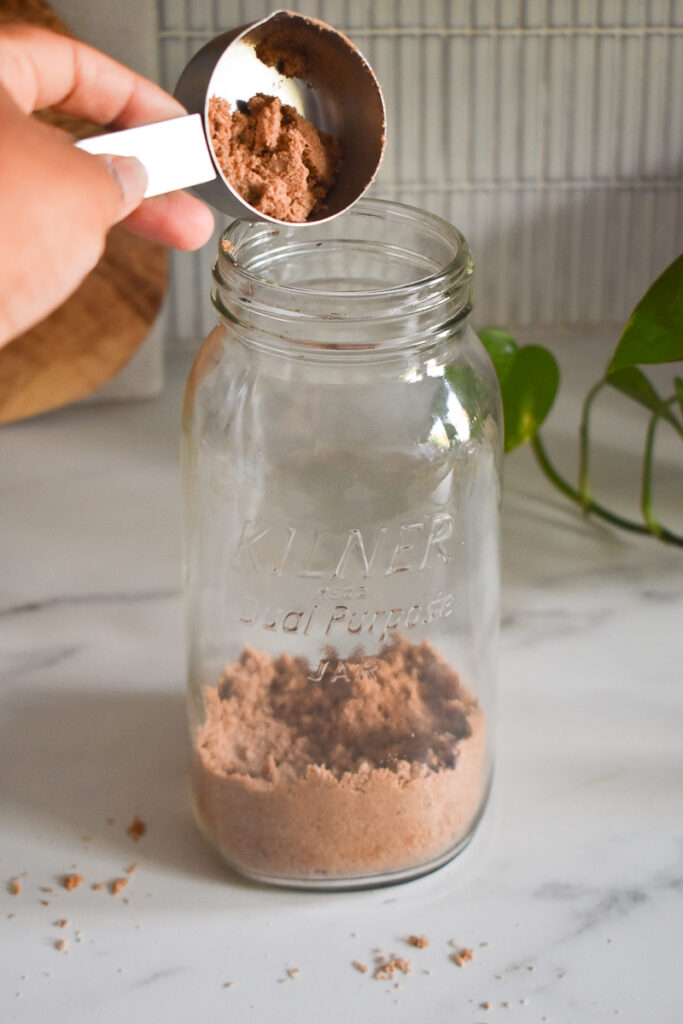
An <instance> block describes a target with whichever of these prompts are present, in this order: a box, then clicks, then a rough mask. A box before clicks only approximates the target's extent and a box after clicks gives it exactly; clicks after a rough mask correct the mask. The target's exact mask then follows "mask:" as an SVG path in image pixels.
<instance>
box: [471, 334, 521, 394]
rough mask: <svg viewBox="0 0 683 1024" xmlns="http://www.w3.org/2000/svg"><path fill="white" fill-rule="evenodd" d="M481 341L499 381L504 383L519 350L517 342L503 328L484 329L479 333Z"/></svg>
mask: <svg viewBox="0 0 683 1024" xmlns="http://www.w3.org/2000/svg"><path fill="white" fill-rule="evenodd" d="M479 339H480V341H481V343H482V345H483V346H484V348H485V349H486V351H487V352H488V354H489V356H490V359H491V362H492V363H493V366H494V368H495V371H496V376H497V377H498V381H499V382H500V381H502V380H503V378H504V377H505V375H506V373H507V372H508V370H509V369H510V366H511V365H512V362H513V360H514V356H515V352H517V350H518V348H519V346H518V344H517V342H516V341H515V339H514V338H513V337H512V335H511V334H510V333H509V332H508V331H506V330H505V329H504V328H503V327H484V328H483V330H481V331H479Z"/></svg>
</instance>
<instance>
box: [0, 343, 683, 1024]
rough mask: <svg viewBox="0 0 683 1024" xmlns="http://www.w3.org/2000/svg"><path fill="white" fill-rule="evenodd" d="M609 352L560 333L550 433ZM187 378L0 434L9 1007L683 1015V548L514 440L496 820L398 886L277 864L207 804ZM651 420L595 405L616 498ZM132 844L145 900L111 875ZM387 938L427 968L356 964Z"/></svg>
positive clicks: (118, 1016)
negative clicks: (251, 877) (140, 825)
mask: <svg viewBox="0 0 683 1024" xmlns="http://www.w3.org/2000/svg"><path fill="white" fill-rule="evenodd" d="M596 348H597V347H596V345H594V344H593V343H587V344H583V345H578V344H577V345H575V346H569V345H565V346H564V347H563V349H562V351H563V355H564V356H565V357H566V358H565V359H564V362H565V369H566V374H565V375H566V378H567V379H566V383H565V389H564V398H563V401H562V402H560V404H559V406H558V410H557V412H556V413H554V414H553V420H552V424H551V426H550V428H549V430H548V443H549V445H550V446H551V447H552V448H553V450H554V451H556V452H557V453H559V456H560V457H561V458H562V460H567V462H568V461H569V459H570V458H571V452H572V450H573V445H574V442H573V439H572V438H570V434H569V427H570V425H571V428H572V430H573V429H574V424H575V422H576V418H577V401H578V399H577V395H578V394H579V393H580V392H579V385H582V386H583V384H587V383H590V382H591V381H592V380H593V379H594V374H593V371H592V369H591V366H592V364H595V366H594V368H595V367H599V366H600V365H601V364H602V363H604V361H605V359H606V355H607V351H608V350H607V349H606V348H603V349H602V350H601V351H598V356H599V358H597V362H596V358H595V356H596ZM596 372H597V370H596ZM181 380H182V368H179V367H172V368H171V372H170V374H169V384H168V386H167V389H166V392H165V394H164V395H163V396H162V397H161V398H159V399H156V400H153V401H150V402H140V403H136V404H126V405H110V406H107V407H97V408H93V407H90V408H88V407H83V406H81V407H76V408H71V409H69V410H66V411H63V412H59V413H55V414H52V415H49V416H46V417H43V418H41V419H39V420H36V421H33V422H29V423H24V424H19V425H15V426H9V427H4V428H1V429H0V466H1V467H2V468H1V470H0V508H1V509H2V512H1V523H2V531H1V533H0V568H1V577H0V752H1V755H2V771H1V773H0V788H1V799H2V809H1V812H0V813H1V818H0V820H1V822H2V826H1V828H0V878H2V879H3V884H2V888H1V891H0V964H1V965H2V966H1V968H0V1021H1V1022H2V1024H6V1022H15V1021H16V1022H21V1024H27V1022H31V1024H33V1022H40V1024H43V1022H45V1021H47V1020H50V1021H51V1024H62V1022H64V1024H67V1022H68V1024H75V1022H78V1024H80V1022H87V1024H90V1022H95V1021H96V1022H97V1024H114V1022H116V1024H119V1022H120V1021H124V1020H125V1021H128V1022H131V1024H138V1022H140V1024H142V1022H144V1024H156V1022H160V1024H161V1022H164V1024H168V1022H186V1021H189V1020H198V1021H200V1020H209V1019H210V1020H214V1019H215V1020H225V1021H236V1022H239V1024H242V1022H250V1021H253V1022H257V1024H265V1022H270V1021H278V1022H279V1024H280V1022H282V1024H302V1022H306V1024H309V1022H312V1024H318V1022H321V1021H325V1024H342V1022H344V1024H347V1022H349V1021H354V1022H370V1021H372V1022H378V1021H385V1020H386V1021H396V1022H406V1024H408V1022H410V1024H413V1022H416V1021H429V1022H430V1024H446V1022H448V1024H455V1022H458V1024H483V1022H488V1024H497V1022H500V1024H521V1022H524V1024H530V1022H534V1024H536V1022H539V1024H540V1022H542V1021H549V1022H552V1024H575V1022H607V1021H613V1020H622V1021H629V1022H631V1021H632V1022H637V1024H643V1022H645V1021H657V1022H658V1024H669V1022H670V1024H674V1022H679V1021H681V1019H683V1010H682V1009H681V1003H682V998H681V997H682V996H683V984H682V982H681V969H680V963H679V960H680V950H681V940H682V939H683V928H682V920H683V803H682V792H683V785H682V783H683V742H682V741H683V673H682V670H681V664H682V659H681V653H682V651H683V641H682V639H681V634H682V633H683V595H682V590H683V553H681V552H680V551H678V550H673V549H671V548H667V547H664V546H662V545H659V544H657V543H655V542H653V541H650V540H647V539H641V538H638V537H634V536H630V535H626V534H620V533H617V532H614V531H613V530H611V529H608V528H606V527H603V526H601V525H599V524H595V523H591V522H586V521H584V520H583V519H582V518H581V516H580V515H579V513H578V512H577V511H576V510H575V509H574V508H573V507H571V506H570V505H569V504H568V503H567V502H565V500H564V499H563V498H562V497H561V496H560V495H558V494H557V493H556V492H554V491H552V490H551V488H550V487H549V485H548V484H546V482H545V480H544V479H543V478H542V477H541V476H540V474H539V472H538V471H537V469H536V467H535V465H534V463H533V460H532V458H531V455H530V453H529V452H528V451H518V452H515V453H513V454H512V455H510V456H508V457H507V461H506V496H505V503H504V542H505V565H504V621H503V632H502V652H501V654H502V657H501V686H500V702H499V740H498V751H497V771H496V778H495V783H494V789H493V795H492V799H491V803H490V805H489V809H488V812H487V814H486V816H485V819H484V822H483V824H482V826H481V827H480V829H479V832H478V834H477V836H476V837H475V839H474V841H473V843H472V844H471V845H470V847H469V848H468V849H467V850H466V851H465V852H464V853H463V854H462V855H461V856H460V857H459V858H457V859H456V860H455V861H454V862H452V863H451V864H450V865H448V866H447V867H446V868H444V869H442V870H441V871H438V872H436V873H435V874H433V875H431V876H428V877H426V878H423V879H421V880H418V881H416V882H412V883H409V884H407V885H403V886H396V887H393V888H387V889H380V890H376V891H370V892H361V893H348V894H302V893H296V892H281V891H276V890H268V889H260V888H257V887H255V886H251V885H249V884H246V883H244V882H242V881H240V880H239V879H237V878H235V877H234V876H232V875H231V874H230V873H228V872H227V871H225V870H224V869H223V868H222V866H221V865H220V863H218V861H217V860H216V858H215V857H214V855H213V854H212V852H211V851H210V850H209V849H208V848H207V847H206V846H205V845H204V842H203V841H202V839H201V838H200V836H199V835H198V833H197V831H196V829H195V826H194V823H193V821H192V818H191V813H190V809H189V804H188V799H187V789H186V761H187V747H188V743H187V739H186V732H185V728H186V727H185V718H184V703H183V701H184V679H183V670H184V664H183V636H182V609H181V595H180V588H179V572H180V570H179V563H180V552H179V547H180V537H179V534H180V529H179V484H178V473H177V433H178V423H179V410H180V397H181V387H182V383H181ZM636 421H637V417H636V416H634V414H633V411H632V409H631V407H630V406H629V407H628V408H626V406H624V408H623V409H622V408H621V406H620V407H619V408H618V409H617V408H616V406H615V407H614V408H611V407H610V409H608V410H607V411H606V412H605V413H604V415H602V418H601V416H599V417H598V420H597V423H598V425H599V426H600V429H604V431H605V433H606V434H608V435H609V436H608V437H606V438H605V441H604V442H603V443H602V444H601V445H600V446H599V447H600V450H599V452H598V456H597V465H598V468H599V469H600V472H601V473H602V474H603V475H604V477H605V483H604V489H605V495H603V496H606V498H607V500H611V498H613V497H614V498H615V499H617V498H625V495H626V494H627V492H628V490H629V489H632V490H633V491H634V492H635V491H637V486H638V485H637V474H638V468H639V455H638V454H636V453H635V452H634V451H632V448H633V444H634V442H633V440H632V438H631V437H630V436H629V433H630V432H631V430H632V427H633V424H634V423H635V422H636ZM638 444H640V442H638ZM672 458H673V456H672ZM667 459H668V456H667V457H666V458H665V461H664V469H663V472H662V474H661V479H660V480H659V482H658V496H659V500H660V501H661V503H662V506H663V516H664V515H665V516H667V517H668V518H669V520H670V522H671V525H674V524H673V522H672V519H673V518H674V516H673V514H674V512H675V511H676V505H675V503H676V500H678V502H679V511H680V482H681V474H680V464H679V468H678V470H675V468H674V466H675V463H674V462H673V461H667ZM676 474H677V476H676ZM677 486H678V487H679V493H678V498H677V497H676V487H677ZM679 526H680V516H679ZM136 813H139V814H140V815H141V816H142V818H143V819H144V820H145V821H146V822H147V825H148V831H147V834H146V835H145V836H144V837H142V838H141V839H140V840H139V841H138V842H133V840H132V839H131V838H129V837H128V836H127V834H126V827H127V826H128V825H129V823H130V822H131V819H132V818H133V816H134V814H136ZM132 862H135V863H137V865H138V868H137V871H136V872H135V873H134V874H132V875H131V876H130V884H129V885H128V886H127V888H126V889H125V890H123V892H121V893H120V894H119V895H118V896H113V895H111V894H110V893H109V892H108V891H106V890H104V891H95V890H93V889H92V888H91V884H92V883H96V882H109V881H111V880H112V879H115V878H117V877H121V876H122V875H123V874H124V869H125V868H126V867H127V866H128V865H130V864H131V863H132ZM72 870H73V871H77V872H79V873H80V874H82V875H83V877H84V879H85V883H84V884H83V885H82V886H81V887H80V888H78V889H77V890H75V891H73V892H66V891H65V890H64V889H62V888H59V885H58V879H59V877H60V876H61V875H62V874H63V873H66V872H69V871H72ZM15 876H21V879H20V881H21V886H22V893H21V894H20V895H16V896H15V895H11V894H10V891H9V882H10V879H12V878H14V877H15ZM42 887H51V888H54V889H55V891H54V893H53V892H46V891H44V889H43V888H42ZM41 901H45V903H46V904H48V905H44V904H43V903H42V902H41ZM59 919H67V920H68V924H67V925H66V926H65V927H63V928H60V927H58V926H57V925H56V924H55V922H56V921H57V920H59ZM409 933H424V934H425V935H427V936H428V937H429V939H430V940H431V945H430V946H429V948H428V949H424V950H413V949H409V948H408V947H406V946H405V945H404V944H403V943H402V941H401V938H402V937H403V936H405V935H407V934H409ZM61 938H65V939H66V940H67V942H68V952H59V951H58V950H57V949H56V948H55V943H56V942H57V941H58V940H59V939H61ZM451 939H455V940H456V941H457V942H458V943H460V944H462V945H463V946H469V947H472V948H473V949H474V953H475V955H474V959H473V960H472V961H471V962H470V963H467V964H465V965H463V966H462V967H460V968H459V967H457V966H455V965H454V964H453V963H451V962H450V961H449V959H448V954H449V952H451V951H452V950H451V947H449V945H448V942H449V940H451ZM376 947H380V948H382V949H384V950H385V951H387V952H390V951H396V952H404V953H405V954H406V955H408V956H409V959H410V960H411V961H412V965H413V969H412V972H411V974H410V975H408V976H407V977H406V978H401V983H400V987H395V986H394V985H393V984H388V983H383V982H378V981H374V980H373V979H372V977H371V976H370V974H367V975H361V974H359V973H358V972H356V971H355V970H354V969H353V968H352V967H351V962H352V961H353V960H356V959H358V960H361V961H365V962H368V963H371V962H372V957H373V949H375V948H376ZM288 968H299V970H300V973H299V975H298V976H297V977H296V978H295V979H288V976H287V973H286V972H287V969H288ZM227 982H234V985H233V986H232V987H224V986H225V985H226V983H227ZM484 1003H488V1004H489V1007H488V1008H486V1007H484V1006H482V1005H481V1004H484Z"/></svg>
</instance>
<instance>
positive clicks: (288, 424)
mask: <svg viewBox="0 0 683 1024" xmlns="http://www.w3.org/2000/svg"><path fill="white" fill-rule="evenodd" d="M471 289H472V262H471V259H470V255H469V252H468V249H467V245H466V243H465V240H464V239H463V238H462V236H461V235H460V234H459V232H457V231H456V230H455V229H454V228H452V227H451V226H450V225H448V224H446V223H445V222H444V221H441V220H439V219H438V218H437V217H433V216H431V215H430V214H427V213H424V212H423V211H420V210H415V209H412V208H409V207H405V206H400V205H397V204H393V203H384V202H378V201H373V200H364V201H361V202H359V203H358V204H357V205H356V206H355V207H354V208H353V210H352V211H351V212H350V213H347V214H346V215H345V216H343V217H341V218H338V219H336V220H333V221H331V222H329V223H327V224H323V225H320V226H314V225H311V226H307V227H306V228H305V230H301V229H297V228H291V229H289V228H282V227H276V226H273V225H267V224H249V223H245V222H236V223H234V224H232V225H231V226H230V227H229V228H228V229H227V231H226V232H225V234H224V235H223V238H222V240H221V244H220V247H219V255H218V259H217V261H216V264H215V266H214V288H213V302H214V306H215V308H216V311H217V314H218V325H217V326H216V328H215V329H214V330H213V331H212V333H211V334H210V335H209V337H208V339H207V340H206V342H205V344H204V346H203V347H202V349H201V351H200V353H199V355H198V356H197V359H196V361H195V365H194V367H193V369H192V372H191V375H190V379H189V382H188V387H187V394H186V403H185V416H184V421H185V422H184V441H183V472H184V495H185V574H186V575H185V586H186V606H187V627H188V648H189V687H190V720H191V721H190V724H191V734H192V744H193V799H194V805H195V810H196V815H197V819H198V822H199V825H200V827H201V829H202V831H203V833H204V834H205V835H206V836H207V838H208V839H209V840H210V841H211V842H212V843H213V844H214V845H215V846H216V847H217V848H218V849H219V850H220V852H221V854H222V855H223V856H224V858H225V859H226V860H227V861H228V862H229V863H230V864H231V865H232V866H233V867H235V868H237V869H238V870H239V871H241V872H242V873H244V874H246V875H249V876H251V877H253V878H258V879H261V880H264V881H268V882H273V883H277V884H281V885H297V886H305V887H327V888H345V887H347V888H352V887H359V886H364V885H377V884H382V883H387V882H393V881H399V880H402V879H407V878H412V877H415V876H416V875H419V874H423V873H424V872H426V871H430V870H432V869H433V868H435V867H438V866H439V865H440V864H443V863H445V862H446V861H447V860H449V859H450V858H451V857H452V856H454V854H456V853H457V852H458V851H459V850H460V849H462V847H463V846H464V845H465V844H466V842H467V841H468V839H469V838H470V837H471V834H472V832H473V830H474V828H475V826H476V823H477V821H478V819H479V817H480V815H481V812H482V810H483V807H484V804H485V801H486V796H487V792H488V787H489V781H490V775H491V764H492V741H493V736H492V723H491V715H492V708H493V697H494V685H495V669H496V644H497V633H498V619H499V533H498V531H499V527H498V515H499V503H500V462H501V449H502V444H501V435H502V431H501V408H500V396H499V392H498V387H497V383H496V379H495V375H494V372H493V368H492V366H491V364H490V362H489V359H488V356H487V355H486V353H485V351H484V349H483V347H482V346H481V344H480V342H479V340H478V339H477V337H476V334H475V333H474V331H473V330H472V328H471V327H470V326H469V325H468V323H467V318H468V315H469V312H470V309H471V304H472V293H471Z"/></svg>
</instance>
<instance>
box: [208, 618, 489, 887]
mask: <svg viewBox="0 0 683 1024" xmlns="http://www.w3.org/2000/svg"><path fill="white" fill-rule="evenodd" d="M375 664H376V667H375V668H374V669H373V670H372V672H367V671H366V669H365V666H366V660H365V658H363V657H360V658H358V660H357V661H353V660H351V661H348V660H347V661H346V662H345V666H346V668H345V671H346V678H344V679H340V678H334V676H335V675H338V674H337V673H336V669H335V664H334V661H333V659H332V658H330V660H329V662H328V667H327V669H326V672H325V675H324V676H323V678H322V681H320V682H317V681H316V682H313V681H312V679H311V678H309V677H311V676H312V675H313V673H312V670H311V668H310V666H309V665H308V663H307V662H306V661H305V660H304V659H300V658H293V657H291V656H290V655H288V654H283V655H281V656H280V657H278V658H276V659H273V658H271V657H270V655H268V654H266V653H264V652H261V651H256V650H253V649H251V648H245V650H244V651H243V653H242V655H241V657H240V659H239V660H238V661H237V662H236V663H235V664H233V665H228V666H226V668H225V669H224V671H223V674H222V676H221V679H220V681H219V683H218V686H216V687H212V686H209V687H206V688H205V689H204V702H205V710H206V719H205V722H204V724H203V725H202V726H201V728H200V729H199V730H198V732H197V733H196V735H195V743H194V758H193V773H194V796H195V803H196V810H197V815H198V819H199V822H200V825H201V827H202V829H203V831H204V832H205V833H206V835H207V837H208V838H209V839H210V840H211V841H212V842H213V843H214V844H215V845H216V846H217V847H218V848H219V850H220V851H221V853H222V854H223V856H224V857H225V858H226V859H227V860H228V861H230V862H232V863H233V864H235V865H237V866H242V867H243V868H244V869H245V870H247V871H252V872H257V873H263V874H269V875H275V876H280V877H287V878H300V879H306V878H325V877H326V876H331V877H354V876H359V875H365V874H374V873H379V872H390V871H400V870H403V869H409V868H411V867H414V866H418V865H421V864H426V863H429V862H430V861H431V860H434V859H436V858H438V857H439V856H440V855H443V854H446V853H447V852H448V850H449V849H451V848H452V847H453V846H454V845H455V844H456V843H457V842H458V841H459V840H461V839H462V838H464V837H465V835H466V834H467V832H468V831H469V829H470V828H471V826H472V823H473V821H474V819H475V817H476V815H477V813H478V811H479V808H480V806H481V803H482V800H483V797H484V793H485V789H486V784H487V778H486V723H485V718H484V713H483V711H482V709H481V707H480V706H479V704H478V703H477V701H476V700H475V698H474V697H473V696H472V694H470V693H469V692H468V690H467V689H466V688H465V687H464V685H463V684H462V682H461V680H460V678H459V676H458V674H457V673H456V672H455V671H454V670H453V669H451V668H450V667H449V665H448V664H447V663H446V662H445V661H444V659H443V658H442V657H441V656H440V655H439V654H438V653H437V652H436V651H435V650H434V648H433V647H431V645H430V644H429V643H428V642H426V641H424V642H423V643H421V644H411V643H409V642H408V641H407V640H405V638H402V637H399V638H398V639H397V640H396V641H394V643H393V644H391V645H390V646H388V647H386V648H385V649H384V650H383V651H381V652H380V655H379V658H378V659H377V661H376V663H375ZM333 678H334V681H332V680H333Z"/></svg>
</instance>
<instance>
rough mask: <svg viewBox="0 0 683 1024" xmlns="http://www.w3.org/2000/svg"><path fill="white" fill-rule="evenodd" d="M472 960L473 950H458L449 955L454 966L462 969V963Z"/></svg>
mask: <svg viewBox="0 0 683 1024" xmlns="http://www.w3.org/2000/svg"><path fill="white" fill-rule="evenodd" d="M473 959H474V950H473V949H460V950H458V952H457V953H451V960H452V961H453V963H454V964H457V966H458V967H462V965H463V964H464V963H467V961H468V960H473Z"/></svg>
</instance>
